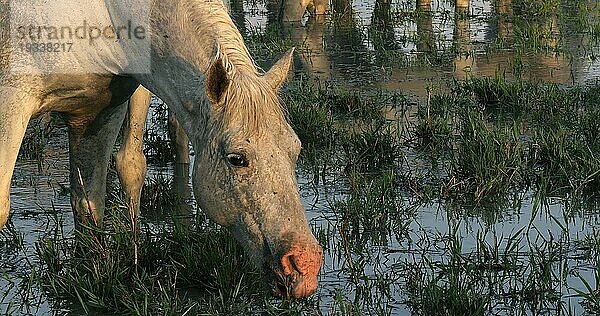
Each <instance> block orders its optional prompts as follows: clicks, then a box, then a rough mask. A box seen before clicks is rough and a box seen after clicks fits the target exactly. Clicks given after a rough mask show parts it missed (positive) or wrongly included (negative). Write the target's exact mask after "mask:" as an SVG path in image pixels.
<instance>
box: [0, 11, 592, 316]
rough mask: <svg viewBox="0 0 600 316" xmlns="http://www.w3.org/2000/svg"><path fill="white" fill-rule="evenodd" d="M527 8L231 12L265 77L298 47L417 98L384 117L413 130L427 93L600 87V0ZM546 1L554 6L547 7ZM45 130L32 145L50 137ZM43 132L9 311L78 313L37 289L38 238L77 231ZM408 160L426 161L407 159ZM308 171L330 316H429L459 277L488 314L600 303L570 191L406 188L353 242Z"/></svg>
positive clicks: (587, 219) (358, 78) (8, 266)
mask: <svg viewBox="0 0 600 316" xmlns="http://www.w3.org/2000/svg"><path fill="white" fill-rule="evenodd" d="M514 2H515V3H516V2H517V1H516V0H514ZM515 3H513V1H510V0H496V1H479V0H478V1H472V2H471V4H470V6H469V8H468V9H461V10H457V9H456V8H455V5H454V1H443V0H439V1H431V2H427V1H419V3H415V1H402V0H355V1H347V0H334V1H333V2H332V3H331V6H330V10H329V12H328V14H326V15H325V16H322V17H317V18H314V17H310V18H309V17H308V16H305V18H304V19H303V21H302V23H300V24H298V25H280V24H278V23H276V22H275V18H274V17H275V16H276V13H274V12H273V11H272V8H271V6H270V5H268V4H265V3H263V2H262V1H260V0H249V1H244V2H241V1H232V2H231V4H230V5H231V10H232V16H233V18H234V21H235V22H236V24H237V25H238V28H240V30H241V31H242V33H244V35H245V36H246V38H247V42H248V45H249V46H250V51H251V52H252V53H253V54H254V56H255V58H256V61H257V63H258V64H259V65H261V66H264V68H265V69H266V68H267V66H268V65H269V63H270V62H271V61H272V60H274V59H275V58H276V56H277V55H278V54H279V52H278V51H276V50H274V49H273V47H280V46H292V45H293V46H296V47H297V56H296V60H295V76H294V80H296V81H297V80H304V81H310V82H313V83H316V84H321V85H326V86H328V87H330V88H332V89H337V90H341V91H354V92H358V93H359V94H365V95H369V94H372V93H374V91H380V92H382V93H394V92H397V93H401V94H402V95H404V96H406V98H408V99H410V100H411V101H410V102H408V107H407V108H406V109H405V110H404V111H403V113H402V115H401V116H400V117H398V114H397V113H396V112H393V111H391V112H390V113H388V114H386V115H387V116H388V119H390V120H395V121H397V122H398V124H408V123H407V122H410V121H411V120H412V117H411V115H412V114H414V113H415V112H416V111H417V109H418V108H419V107H423V106H424V105H425V104H426V103H427V97H428V95H429V94H430V93H431V91H438V92H443V91H445V90H446V89H448V86H449V83H451V82H453V81H454V80H459V81H461V80H465V79H468V78H470V77H502V78H504V79H506V80H507V81H514V80H533V81H540V82H544V83H550V84H558V85H559V86H560V87H573V86H581V87H583V88H585V87H587V86H590V85H594V84H597V83H598V79H599V78H600V59H599V58H598V56H599V55H600V5H599V4H598V3H597V2H595V1H562V2H561V1H554V2H553V1H533V2H531V3H537V4H539V5H537V6H535V5H531V6H528V5H527V3H529V2H527V1H519V2H518V3H516V4H515ZM548 3H552V4H554V5H551V6H550V7H551V8H552V9H551V11H550V12H547V10H548V9H547V7H546V4H548ZM536 10H537V11H536ZM544 10H546V12H543V13H539V12H538V11H540V12H541V11H544ZM515 15H521V18H520V19H521V20H522V19H523V15H525V16H526V18H525V20H531V25H528V27H525V26H524V25H523V24H522V23H519V18H515ZM153 108H154V109H155V111H153V112H152V113H151V115H157V114H156V113H157V112H156V111H158V110H156V109H157V108H160V102H158V101H157V102H155V104H154V105H153ZM411 113H412V114H411ZM152 121H153V120H152V118H149V122H152ZM35 124H36V123H34V124H32V127H31V128H30V130H31V131H30V134H36V133H35V129H36V128H40V127H36V126H44V125H43V124H42V123H39V122H38V123H37V124H38V125H36V126H34V125H35ZM149 125H150V128H155V129H156V131H155V134H153V135H154V137H155V139H156V137H158V138H160V137H162V136H164V137H166V133H165V132H164V131H163V130H161V128H163V127H161V126H159V125H160V124H159V125H156V126H154V125H152V124H149ZM38 134H39V133H38ZM41 134H42V135H47V137H39V138H35V139H33V140H31V143H26V145H27V146H29V147H28V148H29V149H30V150H41V152H42V153H43V155H42V157H43V158H39V157H37V158H35V159H32V157H31V155H27V154H23V155H21V158H20V159H19V161H18V164H17V167H16V171H15V175H14V176H13V185H12V191H11V198H12V204H11V206H12V217H11V221H10V224H9V226H8V227H7V228H5V229H4V230H3V232H2V233H1V235H0V258H1V260H0V313H4V312H6V313H9V314H79V313H80V312H81V310H80V309H78V307H77V304H76V303H72V304H64V303H60V302H57V301H56V300H57V299H56V298H52V297H48V296H47V295H46V294H45V293H44V291H43V290H41V289H40V288H39V285H38V283H37V282H35V281H34V280H33V279H34V278H35V275H36V271H35V270H36V269H38V268H39V267H40V263H39V262H38V261H39V260H38V259H36V257H35V255H34V254H35V247H36V246H35V245H36V242H38V241H39V240H41V238H43V237H46V235H47V234H48V233H49V232H50V231H52V229H51V228H53V227H56V226H59V227H61V230H63V231H64V232H65V234H67V235H68V234H69V232H70V231H71V230H72V229H73V216H72V214H71V209H70V202H69V197H68V150H67V139H66V131H65V128H64V127H62V126H61V125H60V124H58V126H57V127H55V128H54V130H53V131H52V132H50V133H41ZM36 135H37V134H36ZM157 135H158V136H157ZM36 144H38V145H36ZM39 144H42V146H39ZM38 147H41V149H40V148H38ZM597 154H600V153H597ZM407 163H411V164H426V162H424V161H421V160H419V159H418V158H414V157H412V158H411V157H410V155H408V158H407ZM172 169H173V168H172V167H171V164H170V163H166V164H163V163H160V164H156V163H152V162H151V164H150V171H149V175H148V177H149V178H150V179H152V178H153V177H154V178H156V177H165V176H166V177H169V176H171V175H172ZM323 169H325V168H324V167H323ZM312 170H314V166H311V165H310V163H309V162H305V161H302V160H301V162H300V164H299V167H298V175H299V185H300V190H301V196H302V198H303V202H304V205H305V206H306V208H307V215H308V217H309V219H310V223H311V227H312V228H313V231H314V232H315V235H316V236H317V237H318V239H319V240H320V241H321V242H322V243H323V244H324V248H325V264H324V267H323V270H322V274H321V277H320V285H321V286H320V288H319V290H318V292H317V293H316V303H315V304H316V305H317V307H316V308H317V310H319V311H320V312H321V313H322V314H325V315H328V314H345V315H354V314H367V315H370V314H377V315H379V314H383V315H411V314H420V315H422V314H425V312H424V310H423V309H420V308H421V307H422V305H423V304H428V302H427V301H424V302H423V301H422V300H423V299H424V298H423V297H425V298H431V296H423V297H419V293H423V292H424V290H423V289H420V288H419V287H423V288H427V286H429V285H431V284H434V283H436V282H438V281H439V280H441V279H444V280H447V279H450V280H448V281H447V282H448V283H450V284H452V282H453V281H452V280H451V279H452V278H451V277H449V276H456V275H458V277H457V279H456V280H454V281H455V282H459V283H460V282H466V283H468V282H473V283H472V284H465V286H466V288H470V289H471V290H472V292H470V295H473V294H477V292H479V291H485V292H486V293H487V294H490V293H491V295H488V296H487V297H490V298H491V299H490V301H489V302H487V304H488V305H487V306H488V307H489V308H488V311H487V312H486V313H483V314H493V315H557V314H568V312H569V311H570V312H571V313H572V314H574V315H581V314H585V313H592V312H591V311H590V307H589V306H590V305H593V304H598V302H596V301H594V299H595V297H594V296H593V295H592V296H585V295H583V294H582V293H592V294H593V293H594V292H595V291H597V288H598V286H600V285H598V284H597V282H598V281H599V279H598V276H599V272H598V266H597V264H599V262H600V260H598V258H596V256H597V253H594V251H593V250H594V249H595V248H594V247H598V246H597V242H598V240H599V238H600V207H599V205H598V203H578V201H574V200H573V199H570V198H569V195H568V194H567V195H566V196H553V195H549V196H546V197H544V198H539V196H538V194H537V192H536V191H535V190H533V189H531V188H526V189H523V190H522V191H517V192H511V194H510V195H509V196H503V197H502V198H498V199H497V201H495V202H493V201H492V202H489V201H488V202H486V203H485V204H468V203H467V204H460V203H458V204H455V203H449V202H447V201H444V200H441V199H437V198H435V199H429V200H428V199H426V198H422V197H420V196H415V195H411V194H409V193H406V192H404V190H399V191H400V192H398V193H399V194H398V195H397V196H395V198H394V201H393V202H391V204H389V203H387V204H385V205H387V207H389V208H391V209H393V212H391V211H390V210H389V209H387V210H385V211H384V210H382V211H381V212H377V211H375V212H373V213H371V215H370V216H371V217H369V218H367V219H366V220H367V221H371V223H370V224H369V225H366V224H362V225H357V226H358V228H356V230H357V231H356V232H349V231H348V230H347V229H346V228H347V227H348V225H350V226H352V224H348V222H349V221H350V222H352V218H350V219H349V218H347V214H345V213H343V212H341V211H340V210H341V209H343V208H344V207H340V205H346V208H348V205H349V204H348V200H349V199H351V198H352V197H351V196H352V192H351V191H352V188H351V186H352V183H351V181H350V180H348V179H347V178H342V177H340V174H341V173H342V172H340V171H339V170H330V171H329V172H322V173H318V175H317V176H316V177H315V175H314V174H313V171H312ZM593 171H594V170H592V171H591V172H593ZM111 174H112V181H115V179H116V178H115V176H114V171H111ZM384 182H385V181H384ZM392 183H393V181H392ZM373 189H374V190H379V189H380V187H375V188H373ZM359 200H360V201H362V202H363V203H364V205H362V206H361V205H359V206H358V208H359V209H360V208H361V207H364V208H367V207H372V205H371V204H369V203H370V202H369V196H366V197H363V199H359ZM344 203H346V204H344ZM373 205H375V206H377V205H379V204H377V203H375V204H373ZM392 213H393V215H391V214H392ZM362 220H365V219H362ZM590 253H593V254H592V255H590ZM508 261H510V264H509V263H507V262H508ZM461 264H462V266H461ZM508 266H510V267H508ZM465 267H468V268H465ZM453 269H458V270H460V271H459V272H456V271H455V270H453ZM497 271H502V273H497ZM461 274H467V275H466V276H464V275H461ZM468 274H485V275H486V276H485V277H483V278H474V277H472V276H470V275H468ZM474 280H476V281H474ZM482 280H485V281H482ZM540 284H541V285H540ZM459 285H460V284H459ZM588 286H589V288H588ZM461 289H464V287H461V286H457V285H456V284H454V287H452V286H451V287H449V290H448V291H447V292H444V291H443V289H441V290H440V293H439V295H442V296H447V297H449V298H448V300H450V299H452V297H454V296H455V295H456V296H460V295H461V293H458V292H457V291H459V290H461ZM590 289H591V290H590ZM453 291H454V292H453ZM473 292H474V293H473ZM420 300H421V301H420ZM596 306H597V305H596ZM592 310H593V309H592ZM450 315H451V314H450Z"/></svg>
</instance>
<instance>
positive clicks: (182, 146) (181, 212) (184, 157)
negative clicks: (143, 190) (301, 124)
mask: <svg viewBox="0 0 600 316" xmlns="http://www.w3.org/2000/svg"><path fill="white" fill-rule="evenodd" d="M168 125H169V138H170V139H171V144H172V146H173V148H174V149H175V167H174V170H173V171H174V175H173V192H174V193H175V196H176V197H177V198H178V201H179V203H178V207H177V208H176V214H174V215H175V216H177V217H179V218H180V219H181V223H183V224H184V225H189V224H190V222H189V220H188V219H189V218H190V216H191V214H192V207H191V206H190V205H189V204H188V201H189V199H191V190H190V186H189V181H190V147H189V138H188V136H187V134H186V133H185V131H184V130H183V128H182V127H181V124H179V121H177V118H176V117H175V116H174V115H173V113H172V112H171V111H169V124H168Z"/></svg>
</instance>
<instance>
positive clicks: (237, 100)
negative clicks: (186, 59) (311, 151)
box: [188, 0, 286, 135]
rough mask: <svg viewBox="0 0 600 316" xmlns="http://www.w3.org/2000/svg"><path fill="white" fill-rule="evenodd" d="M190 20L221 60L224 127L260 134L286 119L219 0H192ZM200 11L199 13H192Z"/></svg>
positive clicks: (276, 98) (273, 92)
mask: <svg viewBox="0 0 600 316" xmlns="http://www.w3.org/2000/svg"><path fill="white" fill-rule="evenodd" d="M193 5H194V6H202V8H197V9H195V10H189V11H188V12H190V20H191V21H202V23H198V28H197V32H199V33H204V34H205V35H206V36H209V37H212V41H213V43H214V44H213V45H215V47H214V57H213V58H214V59H213V60H212V61H211V63H209V64H212V62H215V61H216V60H218V59H219V58H220V59H222V61H223V65H224V67H225V70H226V71H227V74H228V76H229V80H230V83H229V87H228V89H227V90H226V92H225V95H224V99H223V100H224V102H223V103H222V104H223V105H222V106H221V107H219V108H217V112H218V114H219V116H220V119H219V121H220V122H219V123H220V125H221V126H222V127H223V128H230V127H235V128H240V130H241V131H242V132H244V133H246V134H249V135H254V134H260V133H261V132H262V131H264V130H266V129H267V127H268V125H269V123H271V124H272V123H273V122H274V121H275V120H284V121H286V115H285V111H284V109H283V108H282V106H281V102H280V99H279V97H278V96H277V91H275V89H274V88H273V87H272V86H271V85H270V84H269V83H268V82H267V81H266V80H265V79H264V77H263V74H264V73H263V71H262V70H261V69H260V68H259V67H258V66H257V65H256V63H255V62H254V60H253V59H252V57H251V56H250V52H249V51H248V48H247V47H246V45H245V43H244V39H243V37H242V35H241V34H240V32H239V31H238V29H237V27H236V26H235V24H234V23H233V21H232V20H231V17H230V16H229V14H228V13H227V10H226V8H225V6H224V4H223V2H222V0H206V1H193ZM200 12H202V16H194V15H195V14H196V13H200Z"/></svg>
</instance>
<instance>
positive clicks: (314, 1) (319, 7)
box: [306, 0, 329, 16]
mask: <svg viewBox="0 0 600 316" xmlns="http://www.w3.org/2000/svg"><path fill="white" fill-rule="evenodd" d="M328 8H329V0H311V1H310V2H309V3H308V4H307V7H306V9H307V10H308V12H309V13H310V15H311V16H315V15H323V14H325V13H326V12H327V9H328Z"/></svg>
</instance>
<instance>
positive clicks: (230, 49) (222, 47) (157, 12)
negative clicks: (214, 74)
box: [151, 0, 257, 73]
mask: <svg viewBox="0 0 600 316" xmlns="http://www.w3.org/2000/svg"><path fill="white" fill-rule="evenodd" d="M153 1H154V2H153V9H152V12H153V13H152V21H151V24H152V27H153V29H154V32H155V33H156V36H155V37H154V38H153V42H155V43H154V44H155V45H156V46H157V48H158V49H159V50H161V51H162V52H163V53H170V54H174V55H176V56H178V57H179V58H182V59H184V60H186V61H188V62H189V63H190V64H193V65H195V66H196V67H198V68H199V69H201V70H202V71H203V72H205V71H206V70H208V68H209V67H210V64H211V63H212V61H214V59H215V56H216V54H217V52H220V53H222V54H224V55H226V56H227V58H228V59H229V61H230V62H231V63H232V64H233V65H234V66H235V68H236V69H237V70H240V71H244V72H253V73H257V69H256V66H255V64H254V62H253V60H252V58H251V57H250V53H249V52H248V49H247V48H246V45H245V44H244V40H243V38H242V35H241V34H240V32H239V31H238V29H237V28H236V26H235V25H234V23H233V21H232V20H231V17H230V16H229V14H228V13H227V9H226V8H225V6H224V4H223V2H222V0H205V1H198V0H178V1H165V0H153Z"/></svg>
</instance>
